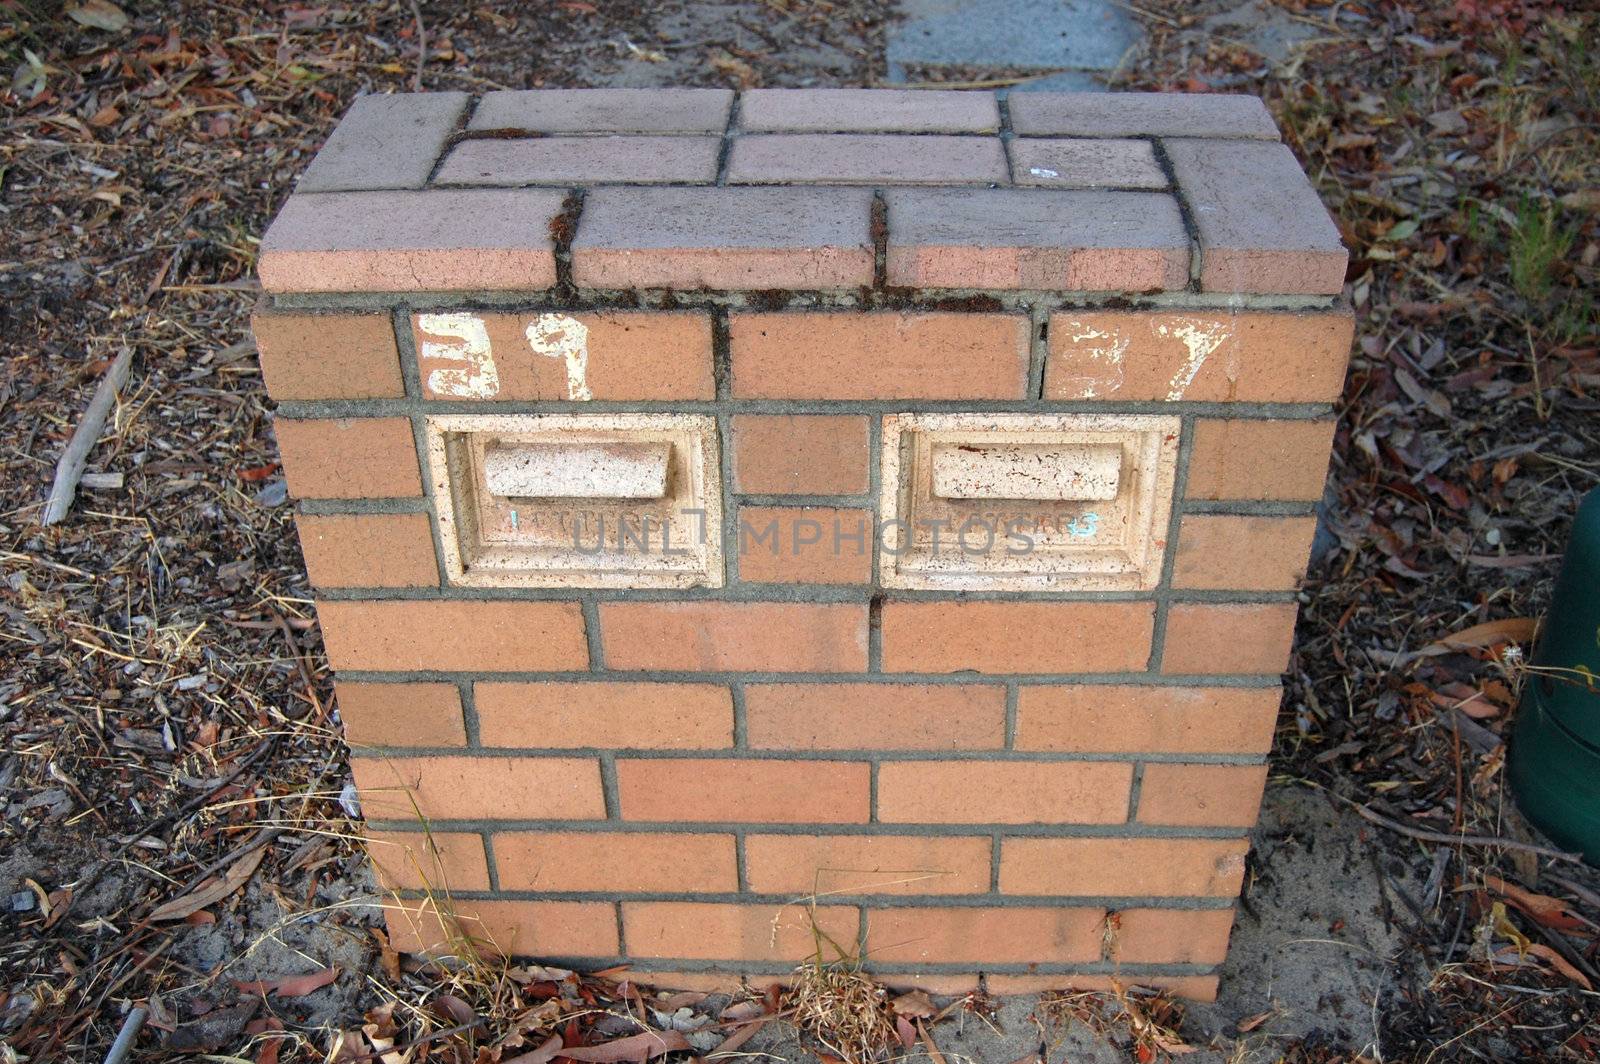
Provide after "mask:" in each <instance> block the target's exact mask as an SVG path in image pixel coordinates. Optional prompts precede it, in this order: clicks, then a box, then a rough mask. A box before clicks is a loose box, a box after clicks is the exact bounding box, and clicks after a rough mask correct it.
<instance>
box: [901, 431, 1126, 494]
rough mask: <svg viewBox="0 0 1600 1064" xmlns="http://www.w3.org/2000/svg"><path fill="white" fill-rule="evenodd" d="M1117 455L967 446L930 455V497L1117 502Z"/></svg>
mask: <svg viewBox="0 0 1600 1064" xmlns="http://www.w3.org/2000/svg"><path fill="white" fill-rule="evenodd" d="M1121 474H1122V449H1121V448H1120V447H1110V446H1101V447H1096V446H1069V445H1051V444H1027V443H1019V444H1006V445H995V446H981V445H975V444H970V443H963V444H953V445H944V446H938V447H935V448H934V449H933V493H934V494H935V495H937V496H938V497H939V498H941V499H1037V500H1050V499H1059V500H1062V501H1068V500H1083V501H1090V502H1093V501H1102V500H1106V499H1115V498H1116V497H1117V487H1118V481H1119V480H1120V478H1121Z"/></svg>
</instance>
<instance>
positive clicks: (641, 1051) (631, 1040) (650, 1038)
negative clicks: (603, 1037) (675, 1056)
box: [560, 1031, 693, 1064]
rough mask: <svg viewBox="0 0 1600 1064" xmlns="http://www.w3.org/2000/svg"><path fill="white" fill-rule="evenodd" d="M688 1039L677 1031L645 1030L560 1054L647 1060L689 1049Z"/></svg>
mask: <svg viewBox="0 0 1600 1064" xmlns="http://www.w3.org/2000/svg"><path fill="white" fill-rule="evenodd" d="M691 1048H693V1047H692V1046H690V1045H689V1040H688V1039H687V1038H685V1037H683V1035H681V1034H679V1033H678V1032H677V1031H646V1032H645V1033H644V1034H635V1035H630V1036H628V1037H627V1038H619V1039H617V1040H616V1041H615V1042H607V1043H605V1044H604V1045H598V1046H583V1047H580V1048H574V1049H563V1050H562V1051H561V1053H560V1056H561V1057H562V1058H564V1059H569V1060H589V1061H599V1062H601V1064H607V1062H611V1061H620V1060H639V1061H643V1060H649V1059H650V1058H651V1057H659V1056H663V1055H665V1054H667V1053H673V1052H676V1051H677V1050H680V1049H691Z"/></svg>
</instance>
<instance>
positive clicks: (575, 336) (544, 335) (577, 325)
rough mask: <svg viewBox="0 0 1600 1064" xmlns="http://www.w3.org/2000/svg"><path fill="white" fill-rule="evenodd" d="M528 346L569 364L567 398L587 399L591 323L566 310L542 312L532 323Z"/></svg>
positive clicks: (588, 397)
mask: <svg viewBox="0 0 1600 1064" xmlns="http://www.w3.org/2000/svg"><path fill="white" fill-rule="evenodd" d="M528 346H529V347H531V348H533V353H534V354H536V355H542V356H543V357H545V358H557V359H560V360H561V361H562V362H564V363H565V364H566V368H567V398H568V399H573V400H581V401H587V400H590V399H593V398H594V395H593V394H592V393H591V392H590V391H589V327H588V326H586V325H584V324H583V322H581V321H579V320H578V319H577V318H569V317H567V316H566V315H565V314H541V315H539V317H538V318H537V319H536V320H535V321H534V322H533V323H532V324H530V325H529V326H528Z"/></svg>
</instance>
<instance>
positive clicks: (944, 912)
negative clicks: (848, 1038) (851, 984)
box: [867, 906, 1106, 964]
mask: <svg viewBox="0 0 1600 1064" xmlns="http://www.w3.org/2000/svg"><path fill="white" fill-rule="evenodd" d="M1105 918H1106V913H1105V910H1104V909H1099V908H1081V909H1079V908H1061V907H1056V906H1050V907H1048V908H1038V909H1024V908H1006V909H972V908H942V909H941V908H920V907H919V908H915V909H873V910H870V911H869V912H868V913H867V949H868V950H869V951H870V955H871V957H872V959H873V960H874V961H880V962H882V963H885V964H904V963H930V962H937V963H941V964H945V963H957V964H959V963H964V962H970V963H975V964H1085V963H1093V962H1095V961H1098V960H1099V959H1100V939H1101V933H1102V931H1103V929H1104V926H1105Z"/></svg>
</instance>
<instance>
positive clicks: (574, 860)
mask: <svg viewBox="0 0 1600 1064" xmlns="http://www.w3.org/2000/svg"><path fill="white" fill-rule="evenodd" d="M494 852H495V861H496V863H497V865H498V866H499V870H500V887H501V889H502V890H543V891H551V892H558V893H559V892H566V891H572V892H574V893H576V892H593V893H597V894H604V893H608V892H610V893H617V892H622V893H628V892H637V893H644V892H650V891H659V892H662V893H680V892H681V893H688V892H693V891H703V892H716V893H722V892H730V893H731V892H733V891H736V890H738V889H739V874H738V867H737V858H736V856H735V854H734V846H733V836H732V835H664V834H657V833H641V832H634V831H627V832H624V831H604V832H577V831H502V832H499V833H498V834H496V835H495V837H494Z"/></svg>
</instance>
